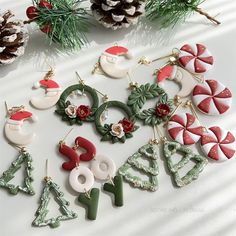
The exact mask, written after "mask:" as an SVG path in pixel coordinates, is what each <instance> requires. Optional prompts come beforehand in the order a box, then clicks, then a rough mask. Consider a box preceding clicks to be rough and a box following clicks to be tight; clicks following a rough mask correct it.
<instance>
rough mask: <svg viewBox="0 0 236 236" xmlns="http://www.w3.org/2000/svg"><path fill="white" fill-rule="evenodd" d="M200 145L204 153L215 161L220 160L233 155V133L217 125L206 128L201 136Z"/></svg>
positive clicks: (235, 143) (235, 149) (234, 146)
mask: <svg viewBox="0 0 236 236" xmlns="http://www.w3.org/2000/svg"><path fill="white" fill-rule="evenodd" d="M200 145H201V148H202V151H203V152H204V154H205V155H206V156H207V157H209V158H210V159H213V160H215V161H219V162H222V161H226V160H228V159H231V158H233V157H234V156H235V151H236V140H235V137H234V135H233V134H232V133H231V132H230V131H228V130H225V129H223V128H221V127H219V126H213V127H210V128H209V129H207V130H206V132H204V134H203V135H202V137H201V143H200Z"/></svg>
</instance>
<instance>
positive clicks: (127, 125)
mask: <svg viewBox="0 0 236 236" xmlns="http://www.w3.org/2000/svg"><path fill="white" fill-rule="evenodd" d="M119 124H121V125H122V126H123V130H124V132H125V133H131V132H132V131H133V130H134V123H133V122H132V121H131V120H129V119H127V118H124V119H123V120H120V121H119Z"/></svg>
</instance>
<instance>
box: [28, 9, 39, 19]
mask: <svg viewBox="0 0 236 236" xmlns="http://www.w3.org/2000/svg"><path fill="white" fill-rule="evenodd" d="M26 15H27V17H28V18H29V19H34V18H36V17H37V16H38V10H37V8H36V7H35V6H30V7H28V8H27V10H26Z"/></svg>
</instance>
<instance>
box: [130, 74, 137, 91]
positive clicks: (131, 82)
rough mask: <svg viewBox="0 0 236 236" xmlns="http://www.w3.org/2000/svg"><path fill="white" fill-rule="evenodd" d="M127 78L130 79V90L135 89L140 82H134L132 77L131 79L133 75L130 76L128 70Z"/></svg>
mask: <svg viewBox="0 0 236 236" xmlns="http://www.w3.org/2000/svg"><path fill="white" fill-rule="evenodd" d="M127 79H128V82H129V87H128V89H129V90H131V91H132V90H135V89H137V88H138V83H137V82H134V81H133V80H132V79H131V76H130V73H129V72H127Z"/></svg>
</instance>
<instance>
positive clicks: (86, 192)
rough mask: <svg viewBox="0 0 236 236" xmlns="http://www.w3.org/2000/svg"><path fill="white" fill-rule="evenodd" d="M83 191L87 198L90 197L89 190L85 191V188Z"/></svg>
mask: <svg viewBox="0 0 236 236" xmlns="http://www.w3.org/2000/svg"><path fill="white" fill-rule="evenodd" d="M84 193H85V195H86V197H87V198H88V199H90V198H91V197H90V190H89V191H87V190H86V189H84Z"/></svg>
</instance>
